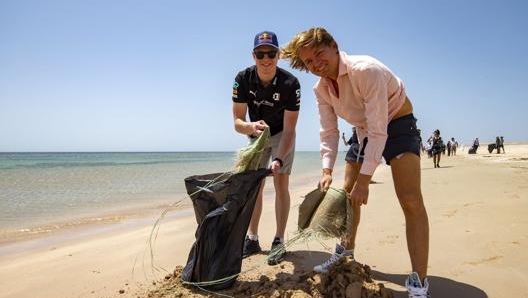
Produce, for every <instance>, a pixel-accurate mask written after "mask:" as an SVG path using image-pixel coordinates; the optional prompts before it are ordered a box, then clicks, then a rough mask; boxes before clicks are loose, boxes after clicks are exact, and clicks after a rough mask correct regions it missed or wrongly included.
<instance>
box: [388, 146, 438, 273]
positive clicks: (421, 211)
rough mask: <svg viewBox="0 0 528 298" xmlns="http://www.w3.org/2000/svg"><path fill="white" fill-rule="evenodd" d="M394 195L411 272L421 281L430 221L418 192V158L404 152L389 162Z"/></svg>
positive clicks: (425, 265)
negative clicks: (404, 232)
mask: <svg viewBox="0 0 528 298" xmlns="http://www.w3.org/2000/svg"><path fill="white" fill-rule="evenodd" d="M391 171H392V178H393V181H394V188H395V190H396V195H397V196H398V200H399V202H400V205H401V207H402V210H403V214H404V215H405V229H406V235H407V248H408V250H409V255H410V258H411V265H412V270H413V271H414V272H417V273H418V274H419V275H420V277H421V278H422V279H423V278H425V277H426V276H427V262H428V258H429V221H428V218H427V211H426V209H425V206H424V202H423V197H422V190H421V186H420V184H421V176H420V175H421V174H420V157H419V156H417V155H416V154H413V153H410V152H407V153H404V154H403V155H402V156H401V157H400V158H394V159H392V160H391Z"/></svg>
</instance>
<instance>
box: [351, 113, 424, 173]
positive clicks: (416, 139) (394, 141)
mask: <svg viewBox="0 0 528 298" xmlns="http://www.w3.org/2000/svg"><path fill="white" fill-rule="evenodd" d="M355 140H356V143H354V142H352V144H350V149H348V152H347V154H346V157H345V160H346V161H348V162H363V157H364V155H365V147H366V146H367V143H368V138H365V139H364V140H363V142H362V145H361V146H360V145H359V144H358V143H357V137H356V138H355ZM405 152H412V153H414V154H416V155H418V156H420V152H421V151H420V132H419V131H418V128H417V127H416V118H414V115H413V114H409V115H405V116H403V117H400V118H398V119H394V120H392V121H391V122H389V125H388V126H387V141H386V142H385V149H384V150H383V158H384V159H385V162H386V163H387V164H388V165H390V161H391V160H392V159H393V158H395V157H396V156H398V155H400V154H402V153H405Z"/></svg>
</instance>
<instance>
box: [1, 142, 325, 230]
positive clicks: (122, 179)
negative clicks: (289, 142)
mask: <svg viewBox="0 0 528 298" xmlns="http://www.w3.org/2000/svg"><path fill="white" fill-rule="evenodd" d="M234 160H235V153H234V152H167V153H158V152H156V153H0V240H1V239H2V237H3V238H6V237H8V236H9V235H12V234H14V233H27V234H32V233H33V234H34V233H40V232H46V231H50V230H53V229H58V228H61V227H63V226H71V225H78V224H83V223H90V222H97V221H103V220H108V219H110V220H111V219H119V218H120V217H125V216H129V215H142V214H146V213H149V212H159V210H160V209H161V208H164V207H166V206H169V205H171V204H174V203H175V202H177V201H181V200H182V199H184V198H185V197H186V196H187V194H186V192H185V185H184V179H185V178H186V177H188V176H192V175H201V174H209V173H220V172H226V171H230V170H231V169H232V168H233V164H234ZM319 169H320V160H319V153H318V152H296V157H295V162H294V167H293V172H292V181H303V177H310V175H312V176H313V174H314V173H317V174H318V173H319ZM310 179H312V180H313V177H311V178H310ZM316 183H317V181H314V185H316ZM292 187H294V185H292ZM183 203H187V204H190V200H184V202H183Z"/></svg>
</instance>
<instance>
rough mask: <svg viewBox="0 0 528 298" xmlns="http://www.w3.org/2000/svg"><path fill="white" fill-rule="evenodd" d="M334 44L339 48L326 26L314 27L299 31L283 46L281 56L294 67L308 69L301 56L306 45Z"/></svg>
mask: <svg viewBox="0 0 528 298" xmlns="http://www.w3.org/2000/svg"><path fill="white" fill-rule="evenodd" d="M332 44H335V46H336V48H337V43H336V42H335V40H334V37H332V35H330V33H328V31H326V29H325V28H322V27H313V28H310V29H308V30H305V31H303V32H301V33H298V34H297V35H295V36H294V37H293V38H292V39H291V40H290V42H289V43H288V44H287V45H286V46H284V47H283V48H281V58H282V59H285V60H288V61H289V63H290V66H291V67H292V68H293V69H298V70H304V71H308V68H306V66H305V65H304V62H303V61H302V60H301V57H299V51H300V50H301V49H302V48H306V47H318V46H320V45H327V46H331V45H332Z"/></svg>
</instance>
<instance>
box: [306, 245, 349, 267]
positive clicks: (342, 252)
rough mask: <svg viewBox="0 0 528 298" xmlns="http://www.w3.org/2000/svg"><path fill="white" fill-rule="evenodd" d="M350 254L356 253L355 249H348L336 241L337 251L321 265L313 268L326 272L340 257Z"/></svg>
mask: <svg viewBox="0 0 528 298" xmlns="http://www.w3.org/2000/svg"><path fill="white" fill-rule="evenodd" d="M348 255H354V251H353V250H346V249H345V247H344V246H343V245H341V244H339V243H336V248H335V252H334V253H333V254H332V256H331V257H330V259H328V260H326V261H325V262H324V263H322V264H321V265H317V266H314V268H313V270H314V271H315V272H317V273H326V272H328V269H330V267H332V265H334V264H335V263H336V262H337V261H339V259H341V258H342V257H346V256H348Z"/></svg>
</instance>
